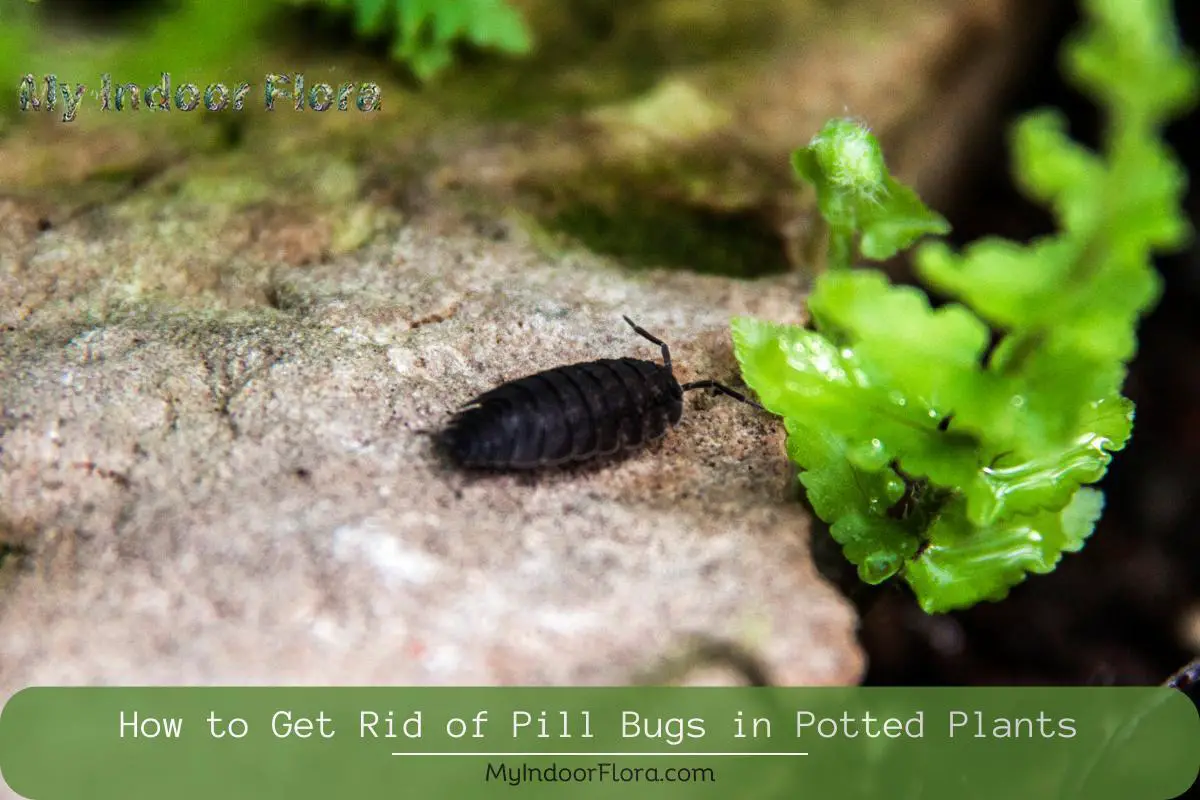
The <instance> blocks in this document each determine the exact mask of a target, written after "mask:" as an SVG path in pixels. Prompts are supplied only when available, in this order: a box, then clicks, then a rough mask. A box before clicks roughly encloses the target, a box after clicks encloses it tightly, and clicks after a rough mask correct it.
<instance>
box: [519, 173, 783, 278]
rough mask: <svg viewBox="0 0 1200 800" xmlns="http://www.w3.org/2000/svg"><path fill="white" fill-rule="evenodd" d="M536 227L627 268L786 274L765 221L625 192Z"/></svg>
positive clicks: (576, 206)
mask: <svg viewBox="0 0 1200 800" xmlns="http://www.w3.org/2000/svg"><path fill="white" fill-rule="evenodd" d="M542 224H543V225H544V226H545V227H546V228H548V229H549V230H552V231H558V232H560V233H563V234H566V235H568V236H570V237H572V238H574V239H577V240H578V241H579V242H581V243H582V244H584V245H586V246H587V247H588V248H589V249H591V250H593V251H595V252H597V253H602V254H605V255H610V256H614V257H616V258H618V259H621V260H622V261H623V262H624V263H625V264H627V265H628V266H632V267H665V268H674V269H685V270H691V271H693V272H700V273H705V274H713V275H729V276H732V277H739V278H753V277H759V276H762V275H770V274H777V273H783V272H787V271H788V269H789V262H788V258H787V252H786V249H785V246H784V242H783V241H782V239H781V238H780V237H779V234H778V232H777V231H775V230H774V229H773V228H772V227H771V226H770V225H769V224H768V222H767V220H765V219H761V218H759V217H757V216H756V215H754V214H752V213H724V212H719V211H714V210H712V209H707V208H701V207H690V206H687V205H685V204H682V203H678V202H670V201H661V200H657V199H655V198H652V197H646V196H645V195H643V194H642V193H640V192H636V191H631V192H630V194H629V196H628V197H627V198H626V199H625V201H624V202H622V203H620V204H619V205H616V206H613V207H610V206H608V205H607V204H601V203H599V202H596V201H591V200H586V199H582V200H578V201H574V202H570V203H568V204H565V205H564V206H562V207H560V208H558V209H557V210H556V211H555V212H554V213H552V214H551V215H549V216H548V217H544V218H543V219H542Z"/></svg>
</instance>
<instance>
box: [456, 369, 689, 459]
mask: <svg viewBox="0 0 1200 800" xmlns="http://www.w3.org/2000/svg"><path fill="white" fill-rule="evenodd" d="M682 415H683V389H682V388H681V387H680V385H679V383H678V381H676V380H675V378H674V376H673V375H672V374H671V371H670V369H668V368H666V367H664V366H662V365H660V364H656V363H654V362H653V361H645V360H642V359H636V358H616V359H601V360H599V361H589V362H585V363H580V364H569V365H567V366H563V367H557V368H555V369H550V370H546V371H545V372H539V373H537V374H535V375H529V376H527V377H524V378H520V379H518V380H515V381H511V382H509V383H506V384H503V385H501V386H498V387H496V388H495V389H492V390H491V391H489V392H485V393H484V394H482V395H480V396H479V397H477V398H475V399H474V400H472V401H471V402H470V403H468V404H467V405H466V406H465V407H464V408H463V409H462V410H461V411H459V412H458V414H456V415H455V416H454V418H453V419H452V420H451V421H450V424H449V425H448V426H447V428H446V430H445V431H444V432H443V433H442V435H441V442H442V445H443V446H444V447H445V448H446V450H447V451H448V452H449V453H450V455H451V456H452V457H453V458H454V459H455V460H456V461H457V462H458V463H459V464H461V465H462V466H466V467H485V468H503V469H535V468H539V467H548V466H555V465H559V464H564V463H567V462H572V461H585V460H588V459H591V458H595V457H597V456H602V455H610V454H613V453H616V452H618V451H619V450H623V449H626V448H633V447H638V446H641V445H644V444H647V443H649V442H651V441H653V440H655V439H658V438H660V437H662V436H663V435H664V434H666V432H667V431H668V430H669V429H670V428H672V427H674V426H675V425H676V424H677V423H678V422H679V419H680V417H681V416H682Z"/></svg>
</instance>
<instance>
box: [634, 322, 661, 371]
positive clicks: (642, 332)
mask: <svg viewBox="0 0 1200 800" xmlns="http://www.w3.org/2000/svg"><path fill="white" fill-rule="evenodd" d="M624 319H625V321H626V322H628V323H629V327H631V328H633V330H634V331H635V332H636V333H637V335H638V336H641V337H642V338H643V339H646V340H647V341H650V342H653V343H654V344H656V345H658V346H659V347H661V348H662V360H663V366H664V367H666V369H667V372H671V371H672V370H671V348H670V347H668V346H667V343H666V342H664V341H663V340H662V339H659V338H658V337H657V336H655V335H654V334H652V333H650V332H649V331H647V330H646V329H645V328H642V327H639V326H638V325H637V324H636V323H635V322H634V321H633V320H631V319H630V318H629V317H624Z"/></svg>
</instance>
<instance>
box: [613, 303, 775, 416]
mask: <svg viewBox="0 0 1200 800" xmlns="http://www.w3.org/2000/svg"><path fill="white" fill-rule="evenodd" d="M624 320H625V321H626V322H628V323H629V327H631V328H633V329H634V331H636V332H637V334H638V335H639V336H641V337H642V338H644V339H646V340H648V341H650V342H653V343H654V344H656V345H658V346H659V347H661V348H662V359H663V366H664V367H665V368H666V370H667V372H672V369H671V348H670V347H668V346H667V343H666V342H664V341H663V340H662V339H659V338H658V337H657V336H655V335H654V334H652V333H650V332H649V331H647V330H646V329H645V328H642V327H640V326H639V325H638V324H637V323H635V322H634V321H633V320H631V319H630V318H629V317H624ZM679 388H681V389H683V391H685V392H688V391H691V390H692V389H712V391H713V394H724V395H728V396H729V397H732V398H733V399H734V400H737V401H738V402H741V403H745V404H746V405H748V406H754V407H755V408H757V409H760V410H762V411H766V409H765V408H763V407H762V406H761V405H759V404H758V403H756V402H754V401H753V400H751V399H750V398H748V397H746V395H744V394H742V393H741V392H738V391H734V390H733V389H730V388H729V387H728V386H725V385H723V384H720V383H717V382H716V381H713V380H704V381H692V382H691V383H685V384H683V385H682V386H681V387H679Z"/></svg>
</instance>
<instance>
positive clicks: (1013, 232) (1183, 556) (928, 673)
mask: <svg viewBox="0 0 1200 800" xmlns="http://www.w3.org/2000/svg"><path fill="white" fill-rule="evenodd" d="M1073 5H1074V4H1073V3H1068V4H1066V6H1067V7H1065V8H1064V9H1063V12H1062V13H1061V15H1060V17H1059V19H1058V20H1057V23H1056V29H1055V35H1054V36H1051V37H1049V38H1048V41H1047V42H1046V50H1045V55H1044V58H1042V59H1041V63H1040V64H1035V65H1034V68H1033V69H1032V70H1031V73H1030V75H1029V76H1028V79H1027V81H1026V83H1025V85H1024V87H1023V88H1022V89H1021V91H1019V92H1017V93H1016V95H1015V96H1014V98H1013V102H1012V109H1011V111H1012V114H1011V115H1009V116H1010V118H1011V117H1012V116H1014V115H1016V114H1019V113H1020V112H1021V111H1022V110H1025V109H1028V108H1032V107H1035V106H1043V105H1054V106H1058V107H1060V108H1062V109H1064V110H1065V111H1066V112H1067V114H1068V115H1069V117H1070V119H1071V124H1072V133H1073V134H1074V135H1075V136H1076V137H1078V138H1079V139H1081V140H1083V141H1085V142H1088V143H1095V141H1096V140H1097V138H1098V133H1099V127H1098V123H1099V117H1098V115H1097V112H1096V109H1095V108H1094V107H1092V106H1091V104H1090V103H1089V101H1088V100H1087V99H1086V98H1084V97H1082V96H1081V95H1079V94H1078V93H1076V92H1074V91H1073V90H1072V89H1070V88H1069V87H1066V86H1064V85H1063V83H1062V82H1061V81H1059V80H1058V79H1057V77H1056V76H1057V75H1058V63H1057V58H1058V50H1059V47H1060V45H1061V43H1062V36H1063V35H1065V34H1066V33H1067V32H1068V31H1070V30H1071V29H1073V28H1074V26H1075V24H1076V22H1077V19H1078V18H1077V16H1076V11H1075V9H1074V8H1073ZM1176 7H1177V8H1176V13H1177V14H1178V16H1179V19H1180V22H1181V27H1182V30H1183V33H1184V37H1185V39H1186V41H1187V42H1188V45H1189V47H1191V48H1192V49H1193V50H1194V51H1200V7H1197V5H1196V4H1195V3H1188V2H1182V1H1181V0H1177V2H1176ZM1001 134H1002V132H997V136H996V140H995V142H994V143H993V146H992V147H991V148H990V149H991V150H992V152H991V154H990V156H989V157H988V158H987V159H986V160H985V161H983V162H982V163H985V164H989V165H995V166H994V167H988V168H985V170H983V171H981V172H980V174H979V179H978V181H977V182H976V185H975V188H974V189H973V191H972V194H971V196H969V197H966V198H963V199H962V202H960V203H958V204H957V205H956V207H957V208H958V209H959V213H958V214H954V213H953V212H952V213H951V215H950V216H951V222H952V223H953V225H954V229H955V234H956V236H957V237H958V238H959V239H960V240H961V241H963V242H965V241H969V240H972V239H975V238H977V237H979V236H982V235H989V234H996V235H1001V236H1005V237H1009V238H1014V239H1021V240H1024V239H1028V238H1030V237H1033V236H1036V235H1038V234H1041V233H1045V232H1047V231H1049V230H1050V226H1051V220H1050V219H1049V217H1048V216H1047V215H1046V214H1045V212H1044V210H1042V209H1041V208H1038V207H1035V206H1033V205H1031V204H1030V203H1029V202H1027V201H1026V200H1025V199H1023V198H1022V197H1021V196H1020V195H1019V193H1018V192H1017V191H1016V189H1015V188H1014V187H1013V185H1012V182H1011V180H1010V179H1009V176H1008V174H1007V170H1008V164H1009V159H1008V155H1007V152H1006V149H1005V143H1004V140H1003V137H1002V135H1001ZM1169 138H1170V141H1171V143H1172V145H1173V146H1174V148H1175V150H1176V152H1177V153H1178V154H1179V156H1180V157H1181V159H1182V160H1183V161H1184V163H1185V165H1186V166H1187V168H1188V171H1189V172H1190V174H1191V175H1193V176H1197V175H1200V116H1198V115H1196V114H1193V115H1192V116H1190V117H1189V118H1187V119H1184V120H1181V121H1179V122H1178V123H1177V124H1176V125H1174V126H1173V127H1172V129H1171V130H1170V132H1169ZM1188 207H1189V208H1190V209H1192V214H1191V216H1192V218H1193V220H1195V219H1196V218H1197V217H1198V216H1200V215H1198V214H1197V213H1196V211H1197V210H1198V209H1200V190H1198V187H1196V186H1193V188H1192V190H1191V193H1190V195H1189V200H1188ZM1158 267H1159V269H1160V270H1161V273H1162V276H1163V278H1164V280H1165V293H1164V295H1163V297H1162V300H1161V302H1160V303H1159V305H1158V306H1157V308H1156V309H1155V310H1154V312H1153V313H1152V314H1151V315H1150V316H1148V317H1147V318H1146V319H1145V320H1144V322H1143V325H1142V328H1141V332H1140V338H1139V342H1140V346H1139V353H1138V356H1137V358H1136V360H1135V361H1134V363H1133V364H1132V368H1131V373H1130V377H1129V380H1128V383H1127V384H1126V394H1127V395H1129V396H1130V397H1131V398H1132V399H1133V400H1134V401H1135V402H1136V403H1137V418H1136V423H1135V429H1134V435H1133V438H1132V440H1131V442H1130V444H1129V445H1128V446H1127V447H1126V449H1125V450H1124V451H1123V452H1120V453H1118V454H1117V455H1116V457H1115V458H1114V460H1113V464H1112V466H1111V468H1110V470H1109V474H1108V475H1107V476H1106V478H1105V479H1104V481H1103V483H1102V484H1101V486H1100V488H1102V489H1103V490H1104V491H1105V494H1106V496H1107V499H1108V504H1107V508H1106V511H1105V514H1104V517H1103V519H1102V521H1101V523H1100V524H1099V526H1098V527H1097V530H1096V532H1095V533H1094V534H1093V537H1092V539H1091V540H1090V542H1089V544H1088V545H1087V547H1085V548H1084V550H1083V551H1082V552H1081V553H1079V554H1076V555H1068V556H1066V557H1065V558H1064V560H1063V561H1062V562H1061V564H1060V566H1059V567H1058V569H1057V570H1055V572H1054V573H1052V574H1051V575H1048V576H1040V577H1032V578H1030V579H1029V580H1027V581H1026V582H1025V583H1024V584H1022V585H1021V586H1019V587H1017V588H1016V589H1014V590H1013V592H1012V593H1011V594H1010V595H1009V597H1008V598H1007V599H1006V600H1004V601H1002V602H999V603H986V604H983V605H980V606H977V607H975V608H973V609H970V610H968V611H965V612H961V613H953V614H948V615H942V616H927V615H925V614H924V613H923V612H922V611H921V610H920V609H919V608H918V607H917V605H916V604H915V602H914V601H913V600H912V598H911V596H910V595H909V594H908V593H907V592H905V591H903V590H902V589H900V588H899V587H894V586H893V587H885V588H883V589H881V590H877V591H864V592H862V593H861V594H862V595H863V596H862V598H861V604H862V607H863V612H864V620H863V632H862V638H863V643H864V646H865V647H866V649H867V652H868V656H869V659H870V669H869V673H868V676H867V680H866V683H867V684H869V685H989V684H990V685H995V684H1017V685H1032V684H1042V685H1076V684H1085V685H1107V684H1118V685H1119V684H1153V683H1161V682H1162V681H1164V680H1166V679H1167V678H1168V677H1169V676H1170V675H1171V674H1172V673H1173V672H1175V671H1176V670H1177V669H1179V668H1180V667H1181V666H1183V664H1184V663H1185V662H1187V661H1188V660H1189V659H1190V658H1192V657H1193V656H1195V655H1196V652H1195V650H1196V648H1197V647H1200V644H1198V643H1197V642H1196V641H1195V639H1196V637H1197V636H1198V635H1200V634H1198V633H1196V632H1195V631H1196V629H1197V628H1200V624H1197V620H1200V536H1198V535H1197V529H1196V519H1197V514H1198V513H1200V358H1198V357H1197V356H1200V317H1198V316H1197V314H1196V309H1197V308H1200V242H1193V244H1192V245H1191V247H1190V249H1188V250H1187V251H1186V252H1183V253H1180V254H1176V255H1172V256H1170V257H1165V258H1162V259H1160V260H1159V261H1158ZM1189 620H1190V623H1189ZM1189 624H1190V626H1191V628H1192V630H1193V633H1191V634H1190V635H1189V634H1187V633H1185V631H1186V629H1187V627H1188V626H1189Z"/></svg>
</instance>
